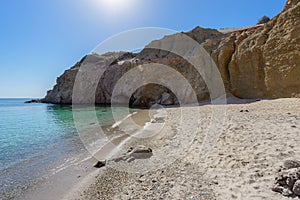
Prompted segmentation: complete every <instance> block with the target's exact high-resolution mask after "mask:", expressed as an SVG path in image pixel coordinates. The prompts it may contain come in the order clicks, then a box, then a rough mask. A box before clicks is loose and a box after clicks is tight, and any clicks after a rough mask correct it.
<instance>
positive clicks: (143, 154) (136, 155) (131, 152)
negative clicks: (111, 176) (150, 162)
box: [113, 145, 153, 162]
mask: <svg viewBox="0 0 300 200" xmlns="http://www.w3.org/2000/svg"><path fill="white" fill-rule="evenodd" d="M152 155H153V153H152V149H151V148H148V147H146V146H144V145H139V146H137V147H135V148H133V147H130V148H129V149H128V151H127V153H126V154H125V155H124V156H121V157H118V158H114V159H113V161H115V162H120V161H126V162H132V161H134V160H136V159H147V158H150V157H151V156H152Z"/></svg>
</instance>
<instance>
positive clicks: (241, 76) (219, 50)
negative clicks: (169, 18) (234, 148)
mask: <svg viewBox="0 0 300 200" xmlns="http://www.w3.org/2000/svg"><path fill="white" fill-rule="evenodd" d="M185 34H186V35H188V36H189V37H191V38H192V39H194V40H195V41H197V42H198V43H200V44H201V45H202V46H203V47H204V48H205V49H206V51H207V53H208V54H209V55H211V57H212V58H213V60H214V61H215V63H216V64H217V66H218V68H219V71H220V73H221V76H222V79H223V82H224V85H225V89H226V92H229V93H232V94H233V95H235V96H237V97H240V98H284V97H300V79H299V74H300V54H299V52H300V2H299V1H298V0H288V1H287V4H286V6H285V8H284V10H283V11H282V12H281V13H280V14H279V15H278V16H276V17H274V18H273V19H272V20H271V21H269V22H268V23H266V24H264V25H256V26H253V27H247V28H244V29H234V31H233V32H230V33H226V34H223V33H220V32H219V31H217V30H214V29H203V28H200V27H196V28H195V29H193V30H192V31H190V32H187V33H185ZM174 37H176V34H175V35H173V36H166V37H165V38H163V39H161V40H157V41H153V42H152V44H153V43H155V44H158V46H159V44H160V43H163V42H169V43H170V44H171V43H172V40H174ZM150 46H151V43H150ZM86 62H88V63H89V64H91V65H93V66H94V68H95V73H99V72H101V71H102V72H103V71H105V73H104V75H103V76H102V77H101V78H100V81H99V84H98V86H97V88H96V92H94V93H95V99H94V100H95V102H96V103H101V104H109V103H111V95H112V91H113V89H114V86H115V84H116V83H117V81H118V80H119V79H120V78H121V77H122V76H123V75H124V74H125V73H126V72H128V71H129V70H130V69H132V68H134V67H136V66H138V65H144V64H149V63H158V64H162V65H167V66H170V67H172V68H173V69H175V70H176V71H178V72H180V73H181V74H182V75H183V77H184V78H185V79H186V80H188V81H189V84H190V85H191V87H192V88H193V90H194V91H195V93H196V96H197V99H198V101H202V100H207V99H209V98H210V95H209V92H208V89H207V86H206V84H205V81H204V80H203V78H202V77H201V75H200V74H199V73H198V72H197V71H196V70H195V68H194V67H193V66H192V65H191V64H190V63H188V62H187V61H186V60H184V59H183V58H181V57H179V56H176V55H175V54H173V53H170V52H167V51H162V50H158V49H151V48H147V47H146V48H145V49H144V50H142V51H141V53H139V55H138V56H137V57H136V58H134V56H133V55H132V54H130V53H107V54H104V55H95V54H93V55H88V56H86V57H84V58H83V59H82V60H81V61H80V62H78V63H76V64H75V66H74V67H72V68H71V69H69V70H66V71H65V72H64V74H63V75H61V76H60V77H59V78H58V79H57V84H56V85H55V86H54V88H53V89H52V90H50V91H48V93H47V95H46V97H45V98H44V99H43V100H42V101H43V102H47V103H57V104H65V103H66V104H70V103H72V92H73V85H74V80H75V77H76V75H77V73H78V70H79V68H80V66H82V65H83V64H86ZM160 76H168V74H161V75H160ZM136 78H137V79H138V78H143V77H136ZM128 83H129V82H128ZM129 86H130V85H129V84H128V87H129ZM126 87H127V86H126V85H124V88H126ZM182 90H185V88H182ZM83 91H86V93H84V92H83V94H82V95H83V97H85V96H88V95H89V93H88V92H89V91H91V88H89V87H88V88H85V89H84V90H83ZM184 95H186V96H187V99H188V97H189V95H191V94H190V93H187V94H184ZM129 98H130V97H124V102H123V99H122V98H120V103H124V104H129V103H130V102H125V99H127V100H128V99H129ZM90 99H91V101H92V99H93V98H90ZM131 100H132V102H131V103H132V105H134V106H142V107H150V106H151V105H153V104H155V103H158V104H163V105H173V104H178V103H179V102H178V99H177V98H176V96H175V95H174V93H172V92H170V91H169V90H168V89H167V88H164V87H160V86H157V85H155V84H152V85H145V86H144V87H141V88H139V89H138V90H137V91H135V92H134V93H133V95H132V99H131ZM82 101H84V98H83V100H82ZM79 102H80V103H93V102H81V101H80V100H79ZM183 103H184V102H183Z"/></svg>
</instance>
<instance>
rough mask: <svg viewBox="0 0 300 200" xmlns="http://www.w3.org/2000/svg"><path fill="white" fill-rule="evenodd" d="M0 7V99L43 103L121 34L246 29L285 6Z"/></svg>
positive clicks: (114, 0) (139, 0)
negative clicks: (66, 76)
mask: <svg viewBox="0 0 300 200" xmlns="http://www.w3.org/2000/svg"><path fill="white" fill-rule="evenodd" d="M0 1H1V6H0V98H17V97H29V98H41V97H44V96H45V94H46V91H47V90H49V89H51V88H52V87H53V85H54V84H55V81H56V78H57V77H58V76H59V75H61V74H62V73H63V72H64V70H66V69H68V68H70V67H71V66H72V65H74V64H75V63H76V62H77V61H79V60H80V59H81V58H82V57H83V56H84V55H86V54H89V53H90V52H91V51H92V50H93V49H94V48H95V47H96V46H97V45H98V44H99V43H101V42H102V41H104V40H106V39H107V38H109V37H111V36H113V35H116V34H118V33H120V32H123V31H127V30H131V29H135V28H143V27H161V28H167V29H172V30H176V31H180V32H181V31H189V30H191V29H193V28H194V27H196V26H201V27H206V28H224V27H243V26H250V25H254V24H256V23H257V21H258V19H259V18H261V17H262V16H264V15H266V16H269V17H270V18H272V17H274V16H275V15H277V14H278V13H279V12H280V11H281V10H282V9H283V7H284V4H285V0H276V1H274V0H263V1H262V0H252V1H241V0H222V1H221V0H22V1H20V0H9V1H5V0H0ZM153 39H155V38H153ZM120 50H121V49H120Z"/></svg>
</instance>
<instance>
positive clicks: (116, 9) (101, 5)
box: [93, 0, 138, 22]
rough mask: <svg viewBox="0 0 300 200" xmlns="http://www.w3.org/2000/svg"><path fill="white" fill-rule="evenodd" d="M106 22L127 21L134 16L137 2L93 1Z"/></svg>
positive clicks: (133, 0)
mask: <svg viewBox="0 0 300 200" xmlns="http://www.w3.org/2000/svg"><path fill="white" fill-rule="evenodd" d="M93 1H94V2H95V3H96V4H95V5H98V6H97V7H98V11H100V12H101V14H102V17H103V18H105V20H106V21H109V22H113V21H115V20H120V19H124V18H125V19H126V18H128V17H131V16H132V15H134V9H135V8H136V6H137V3H138V1H137V0H93Z"/></svg>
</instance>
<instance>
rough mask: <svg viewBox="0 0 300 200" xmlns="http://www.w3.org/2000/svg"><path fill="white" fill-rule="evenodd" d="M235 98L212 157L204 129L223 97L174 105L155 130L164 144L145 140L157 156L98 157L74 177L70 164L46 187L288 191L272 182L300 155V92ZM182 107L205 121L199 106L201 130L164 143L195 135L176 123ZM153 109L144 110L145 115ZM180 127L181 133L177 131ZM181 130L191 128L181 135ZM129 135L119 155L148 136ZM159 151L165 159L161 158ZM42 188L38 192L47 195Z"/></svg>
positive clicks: (153, 193)
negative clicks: (100, 160)
mask: <svg viewBox="0 0 300 200" xmlns="http://www.w3.org/2000/svg"><path fill="white" fill-rule="evenodd" d="M228 101H229V103H230V104H228V105H225V106H226V109H227V112H228V113H227V116H226V124H225V129H224V131H223V132H222V134H221V135H220V137H219V139H218V140H217V141H216V143H215V145H214V147H213V148H212V149H211V151H210V152H209V154H208V155H207V156H206V157H204V158H202V157H201V151H202V149H201V148H202V147H201V145H202V144H203V141H204V133H205V131H207V130H209V122H210V120H211V112H212V107H213V106H216V107H218V106H221V105H209V104H204V105H202V106H193V107H189V106H187V107H182V108H178V107H174V108H172V107H171V108H166V111H167V116H166V117H164V120H165V122H166V125H165V126H164V127H163V128H162V129H161V132H160V133H159V134H158V135H154V136H151V140H154V141H156V142H155V145H156V146H155V145H154V146H151V145H153V143H152V142H151V140H149V141H147V140H145V139H142V141H143V144H144V145H145V146H147V147H151V148H152V149H153V154H154V156H152V157H151V158H149V159H146V160H134V161H133V162H130V163H127V162H126V161H121V162H116V163H115V162H108V163H107V165H106V166H104V167H102V168H100V169H96V168H93V167H92V166H93V164H94V163H93V162H94V161H96V160H89V161H86V162H85V163H86V164H87V165H85V167H88V170H86V171H85V169H86V168H81V170H83V171H81V177H80V178H76V177H73V179H72V178H71V179H69V178H70V173H67V172H66V171H62V172H60V173H59V174H58V175H57V178H54V179H52V181H50V182H49V183H48V185H47V184H46V185H45V186H44V192H45V193H42V195H44V197H45V196H47V195H50V197H52V199H53V194H55V195H54V197H55V198H56V197H58V198H56V199H64V200H86V199H89V200H99V199H105V200H106V199H140V198H143V199H159V198H163V199H201V200H204V199H205V200H209V199H212V200H216V199H224V198H225V199H243V200H244V199H246V200H247V199H249V200H250V199H274V200H281V199H288V198H285V197H283V196H281V195H280V194H279V193H275V192H273V191H272V190H271V186H272V184H273V181H274V178H275V175H274V174H275V173H276V171H277V169H278V168H279V167H280V166H281V165H282V164H283V162H284V161H285V160H286V159H300V156H297V155H300V147H299V145H297V144H299V142H300V139H298V138H299V137H298V135H297V133H298V132H299V130H300V120H299V119H300V99H293V98H288V99H274V100H264V99H261V100H247V101H246V100H239V99H237V98H232V97H230V98H228ZM180 109H183V110H185V111H186V112H188V113H190V117H189V119H190V120H189V122H188V123H189V125H190V126H192V125H195V123H196V121H197V120H196V118H195V116H196V115H194V114H193V113H194V112H199V111H200V115H201V116H200V117H201V118H200V120H199V119H198V122H199V124H198V125H199V127H198V128H199V130H198V132H197V134H196V135H195V138H191V140H192V143H191V144H188V145H189V146H188V145H187V146H188V147H187V148H183V149H180V150H181V151H183V152H180V151H179V150H178V151H176V148H178V147H176V148H171V149H163V148H162V146H164V145H169V144H170V143H168V139H169V138H176V137H179V138H177V139H174V140H173V142H174V143H175V142H176V141H178V140H180V141H182V138H180V137H188V136H189V134H190V133H189V132H180V130H179V129H178V128H176V127H174V124H176V122H177V121H178V119H179V118H178V114H179V113H180ZM147 112H148V111H147V110H142V115H146V114H147ZM156 114H157V113H156ZM152 117H153V116H152ZM154 118H155V117H154ZM156 118H157V119H160V117H157V116H156ZM141 119H142V118H139V120H140V122H141V121H143V123H142V125H143V127H146V126H148V125H149V123H153V122H155V120H153V118H152V119H151V120H150V122H149V118H147V119H145V118H143V120H141ZM160 120H161V119H160ZM147 121H148V123H147ZM158 121H159V120H158ZM154 124H155V123H154ZM172 132H173V133H175V134H174V135H172V134H171V133H172ZM181 134H183V135H182V136H180V135H181ZM176 135H177V136H176ZM127 138H129V137H127ZM128 140H129V139H128ZM122 141H126V139H125V140H124V139H121V140H120V141H117V142H115V143H114V146H113V147H114V148H115V149H116V146H117V150H116V152H115V156H120V155H123V153H124V152H125V153H126V150H127V149H128V147H131V146H135V145H139V144H140V142H139V141H140V139H138V140H132V141H130V140H129V141H126V142H123V143H122ZM182 142H183V143H179V144H183V145H184V144H185V143H186V142H188V140H184V141H182ZM163 153H165V154H166V155H171V154H172V153H173V154H174V155H176V154H177V153H178V157H177V159H175V160H172V159H171V158H168V157H165V155H164V154H163ZM159 157H160V158H161V159H160V160H157V158H159ZM201 158H202V159H201ZM168 159H169V160H168ZM156 161H160V162H166V165H154V164H153V165H152V164H151V163H155V162H156ZM168 161H170V162H168ZM81 166H84V165H81ZM141 166H146V168H147V167H149V170H148V171H147V170H146V171H140V172H138V171H136V173H134V170H136V169H139V167H141ZM151 167H152V168H151ZM71 168H73V169H69V170H70V171H72V170H73V172H74V171H75V172H76V173H73V175H74V176H75V174H79V173H78V172H80V167H79V168H78V167H76V166H74V167H71ZM74 168H77V171H76V169H74ZM78 170H79V171H78ZM137 172H138V173H137ZM71 174H72V173H71ZM60 179H62V180H60ZM67 179H69V183H70V184H69V185H68V187H65V188H63V193H60V194H59V190H62V188H55V187H54V188H53V187H49V186H51V185H53V184H55V183H61V182H63V181H66V182H67V181H68V180H67ZM74 180H75V182H72V181H74ZM40 191H43V190H40ZM36 192H37V191H33V192H32V193H31V197H32V198H25V199H28V200H31V199H36V197H37V196H36V194H37V193H36ZM40 194H41V193H40ZM42 195H40V196H38V197H43V196H42ZM23 199H24V198H23ZM41 199H46V200H47V198H41Z"/></svg>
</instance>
